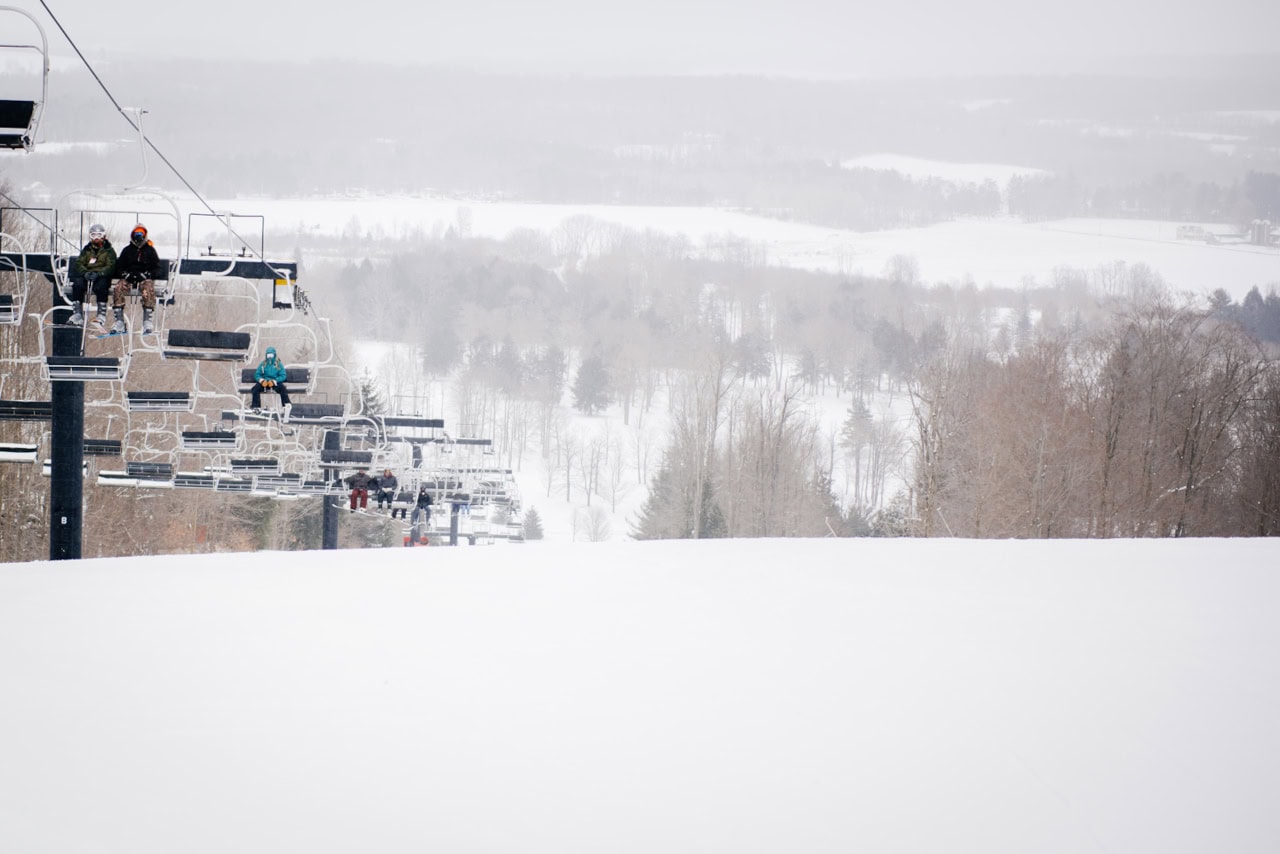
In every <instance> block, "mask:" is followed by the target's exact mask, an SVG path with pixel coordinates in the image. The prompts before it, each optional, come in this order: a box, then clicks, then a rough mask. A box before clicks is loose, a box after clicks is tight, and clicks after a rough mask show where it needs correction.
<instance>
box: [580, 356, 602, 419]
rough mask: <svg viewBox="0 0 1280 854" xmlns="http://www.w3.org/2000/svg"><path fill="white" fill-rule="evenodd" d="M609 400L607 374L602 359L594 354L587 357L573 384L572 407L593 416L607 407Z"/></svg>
mask: <svg viewBox="0 0 1280 854" xmlns="http://www.w3.org/2000/svg"><path fill="white" fill-rule="evenodd" d="M609 398H610V391H609V372H608V371H607V370H606V369H605V366H604V359H602V358H600V357H599V356H597V355H594V354H593V355H591V356H588V357H587V358H586V359H584V360H583V362H582V366H581V367H580V368H578V378H577V379H576V380H574V382H573V405H574V406H575V407H577V408H578V410H579V411H580V412H584V413H586V414H587V415H594V414H596V413H597V412H599V411H600V410H602V409H604V408H605V407H606V406H608V405H609Z"/></svg>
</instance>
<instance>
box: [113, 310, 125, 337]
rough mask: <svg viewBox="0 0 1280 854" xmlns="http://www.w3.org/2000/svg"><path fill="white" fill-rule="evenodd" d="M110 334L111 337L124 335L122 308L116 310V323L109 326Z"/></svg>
mask: <svg viewBox="0 0 1280 854" xmlns="http://www.w3.org/2000/svg"><path fill="white" fill-rule="evenodd" d="M111 334H112V335H123V334H124V308H123V307H122V308H117V309H116V322H115V323H113V324H111Z"/></svg>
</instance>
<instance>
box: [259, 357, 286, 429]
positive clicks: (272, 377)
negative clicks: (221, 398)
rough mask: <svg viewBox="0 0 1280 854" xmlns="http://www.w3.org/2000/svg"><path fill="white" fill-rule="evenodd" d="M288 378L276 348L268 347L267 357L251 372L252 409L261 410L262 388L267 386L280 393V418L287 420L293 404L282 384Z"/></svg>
mask: <svg viewBox="0 0 1280 854" xmlns="http://www.w3.org/2000/svg"><path fill="white" fill-rule="evenodd" d="M288 378H289V372H288V371H287V370H285V367H284V362H281V361H280V359H279V357H277V356H276V348H275V347H268V348H267V357H266V358H265V359H263V360H262V362H261V363H260V364H259V365H258V369H257V370H256V371H254V372H253V403H252V404H251V405H252V406H253V411H254V412H261V411H262V390H263V389H268V388H269V389H271V390H272V391H274V392H275V393H276V394H278V395H280V403H281V404H283V405H284V414H283V415H282V416H281V418H280V420H281V421H288V420H289V411H290V410H291V409H293V404H292V403H290V402H289V389H287V388H285V384H284V383H285V380H287V379H288Z"/></svg>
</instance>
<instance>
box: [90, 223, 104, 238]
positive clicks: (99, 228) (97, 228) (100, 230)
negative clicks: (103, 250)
mask: <svg viewBox="0 0 1280 854" xmlns="http://www.w3.org/2000/svg"><path fill="white" fill-rule="evenodd" d="M106 236H107V227H106V226H105V225H103V224H102V223H100V222H95V223H94V224H93V225H91V226H89V239H90V240H101V239H102V238H104V237H106Z"/></svg>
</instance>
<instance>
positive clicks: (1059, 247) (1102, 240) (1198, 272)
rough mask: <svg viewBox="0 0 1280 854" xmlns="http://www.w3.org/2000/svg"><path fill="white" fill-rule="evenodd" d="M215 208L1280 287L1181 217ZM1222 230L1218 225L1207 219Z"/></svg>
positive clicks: (1254, 258) (805, 261)
mask: <svg viewBox="0 0 1280 854" xmlns="http://www.w3.org/2000/svg"><path fill="white" fill-rule="evenodd" d="M214 205H215V207H216V208H217V209H218V210H227V211H236V212H239V213H245V214H248V213H257V214H262V215H264V216H265V217H266V221H267V223H268V228H269V231H270V232H271V233H273V234H276V235H280V236H281V239H282V241H285V242H282V245H290V244H289V243H288V242H287V240H288V236H289V235H297V234H302V235H308V236H311V237H323V236H331V235H339V234H343V233H348V234H355V235H365V234H367V235H370V236H373V237H386V238H402V239H405V238H411V237H413V236H414V235H432V234H443V233H444V232H445V231H446V230H447V229H449V228H451V227H457V226H458V225H459V224H460V223H465V226H466V228H467V230H468V231H469V232H470V233H471V234H473V235H477V236H487V237H494V238H504V237H507V236H509V235H510V234H512V233H513V232H515V231H517V230H520V229H530V230H533V231H537V232H541V233H544V234H548V235H553V234H555V232H556V231H557V229H559V228H560V227H561V226H562V224H563V223H565V221H567V220H570V219H573V218H574V217H582V216H586V217H590V218H593V219H595V220H598V221H600V222H601V223H608V224H612V225H616V226H621V227H623V228H626V229H631V230H635V231H645V230H651V231H656V232H660V233H665V234H675V235H683V236H685V237H687V238H688V239H689V240H690V241H691V242H692V243H693V245H694V246H695V247H706V246H707V245H708V244H709V243H710V244H715V243H717V242H722V241H723V240H724V239H725V238H733V239H737V240H743V241H747V242H750V243H752V244H755V245H757V246H758V247H760V248H761V249H763V250H764V253H763V254H764V256H765V257H766V258H767V260H768V262H769V263H772V264H777V265H782V266H792V267H797V268H801V269H807V270H821V271H826V272H841V273H857V272H861V273H864V274H867V275H880V274H881V273H883V272H884V270H885V266H886V265H887V264H888V263H889V261H890V260H891V259H893V258H894V257H896V256H909V257H912V258H914V259H916V262H917V264H918V267H919V271H920V275H921V278H922V279H923V280H924V281H925V282H929V283H942V282H949V283H953V284H962V283H965V282H967V281H972V282H974V283H975V284H977V285H978V286H980V287H983V286H988V285H996V286H1003V287H1020V286H1022V285H1023V284H1025V283H1026V282H1027V281H1030V280H1034V281H1036V282H1038V283H1040V284H1048V283H1049V282H1051V281H1052V278H1053V271H1054V269H1055V268H1058V267H1062V266H1069V267H1074V268H1077V269H1080V270H1085V271H1092V270H1095V269H1096V268H1098V267H1101V266H1109V265H1112V264H1114V263H1116V262H1117V261H1122V262H1125V263H1127V264H1130V265H1133V264H1146V265H1147V266H1148V267H1150V268H1151V269H1153V270H1155V271H1156V272H1157V273H1159V274H1160V275H1161V276H1162V277H1163V278H1164V279H1165V281H1166V282H1168V284H1169V285H1170V287H1172V288H1173V289H1175V290H1178V291H1191V292H1193V293H1197V294H1200V293H1208V292H1211V291H1213V290H1214V289H1216V288H1222V289H1224V290H1225V291H1226V292H1227V293H1228V294H1230V295H1231V296H1232V297H1233V298H1235V299H1237V300H1239V299H1242V298H1243V297H1244V295H1245V294H1246V293H1248V292H1249V289H1250V288H1252V287H1255V286H1257V287H1260V288H1261V289H1262V290H1263V291H1264V293H1265V291H1266V290H1267V287H1268V286H1269V285H1276V284H1280V249H1266V248H1262V247H1258V246H1247V245H1210V244H1207V243H1203V242H1190V241H1179V240H1178V239H1177V230H1178V227H1179V225H1185V223H1173V222H1158V221H1149V220H1104V219H1069V220H1058V221H1052V222H1038V223H1025V222H1020V221H1017V220H1014V219H1005V218H996V219H973V220H961V221H956V222H948V223H941V224H938V225H933V226H928V227H925V228H914V229H897V230H890V231H872V232H855V231H850V230H846V229H838V228H828V227H824V226H817V225H807V224H804V223H796V222H783V221H780V220H776V219H770V218H768V217H763V216H757V215H753V214H750V213H745V212H742V211H735V210H725V209H717V208H693V207H642V206H626V205H617V206H614V205H552V204H534V203H523V202H501V201H475V200H458V199H439V198H414V197H408V196H399V197H372V196H371V197H361V198H341V199H333V198H328V199H241V200H235V201H221V202H215V203H214ZM1202 225H1204V227H1205V228H1206V229H1207V230H1210V231H1217V232H1219V233H1221V232H1224V231H1228V230H1230V229H1229V227H1228V226H1224V225H1221V224H1212V223H1210V224H1202Z"/></svg>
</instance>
